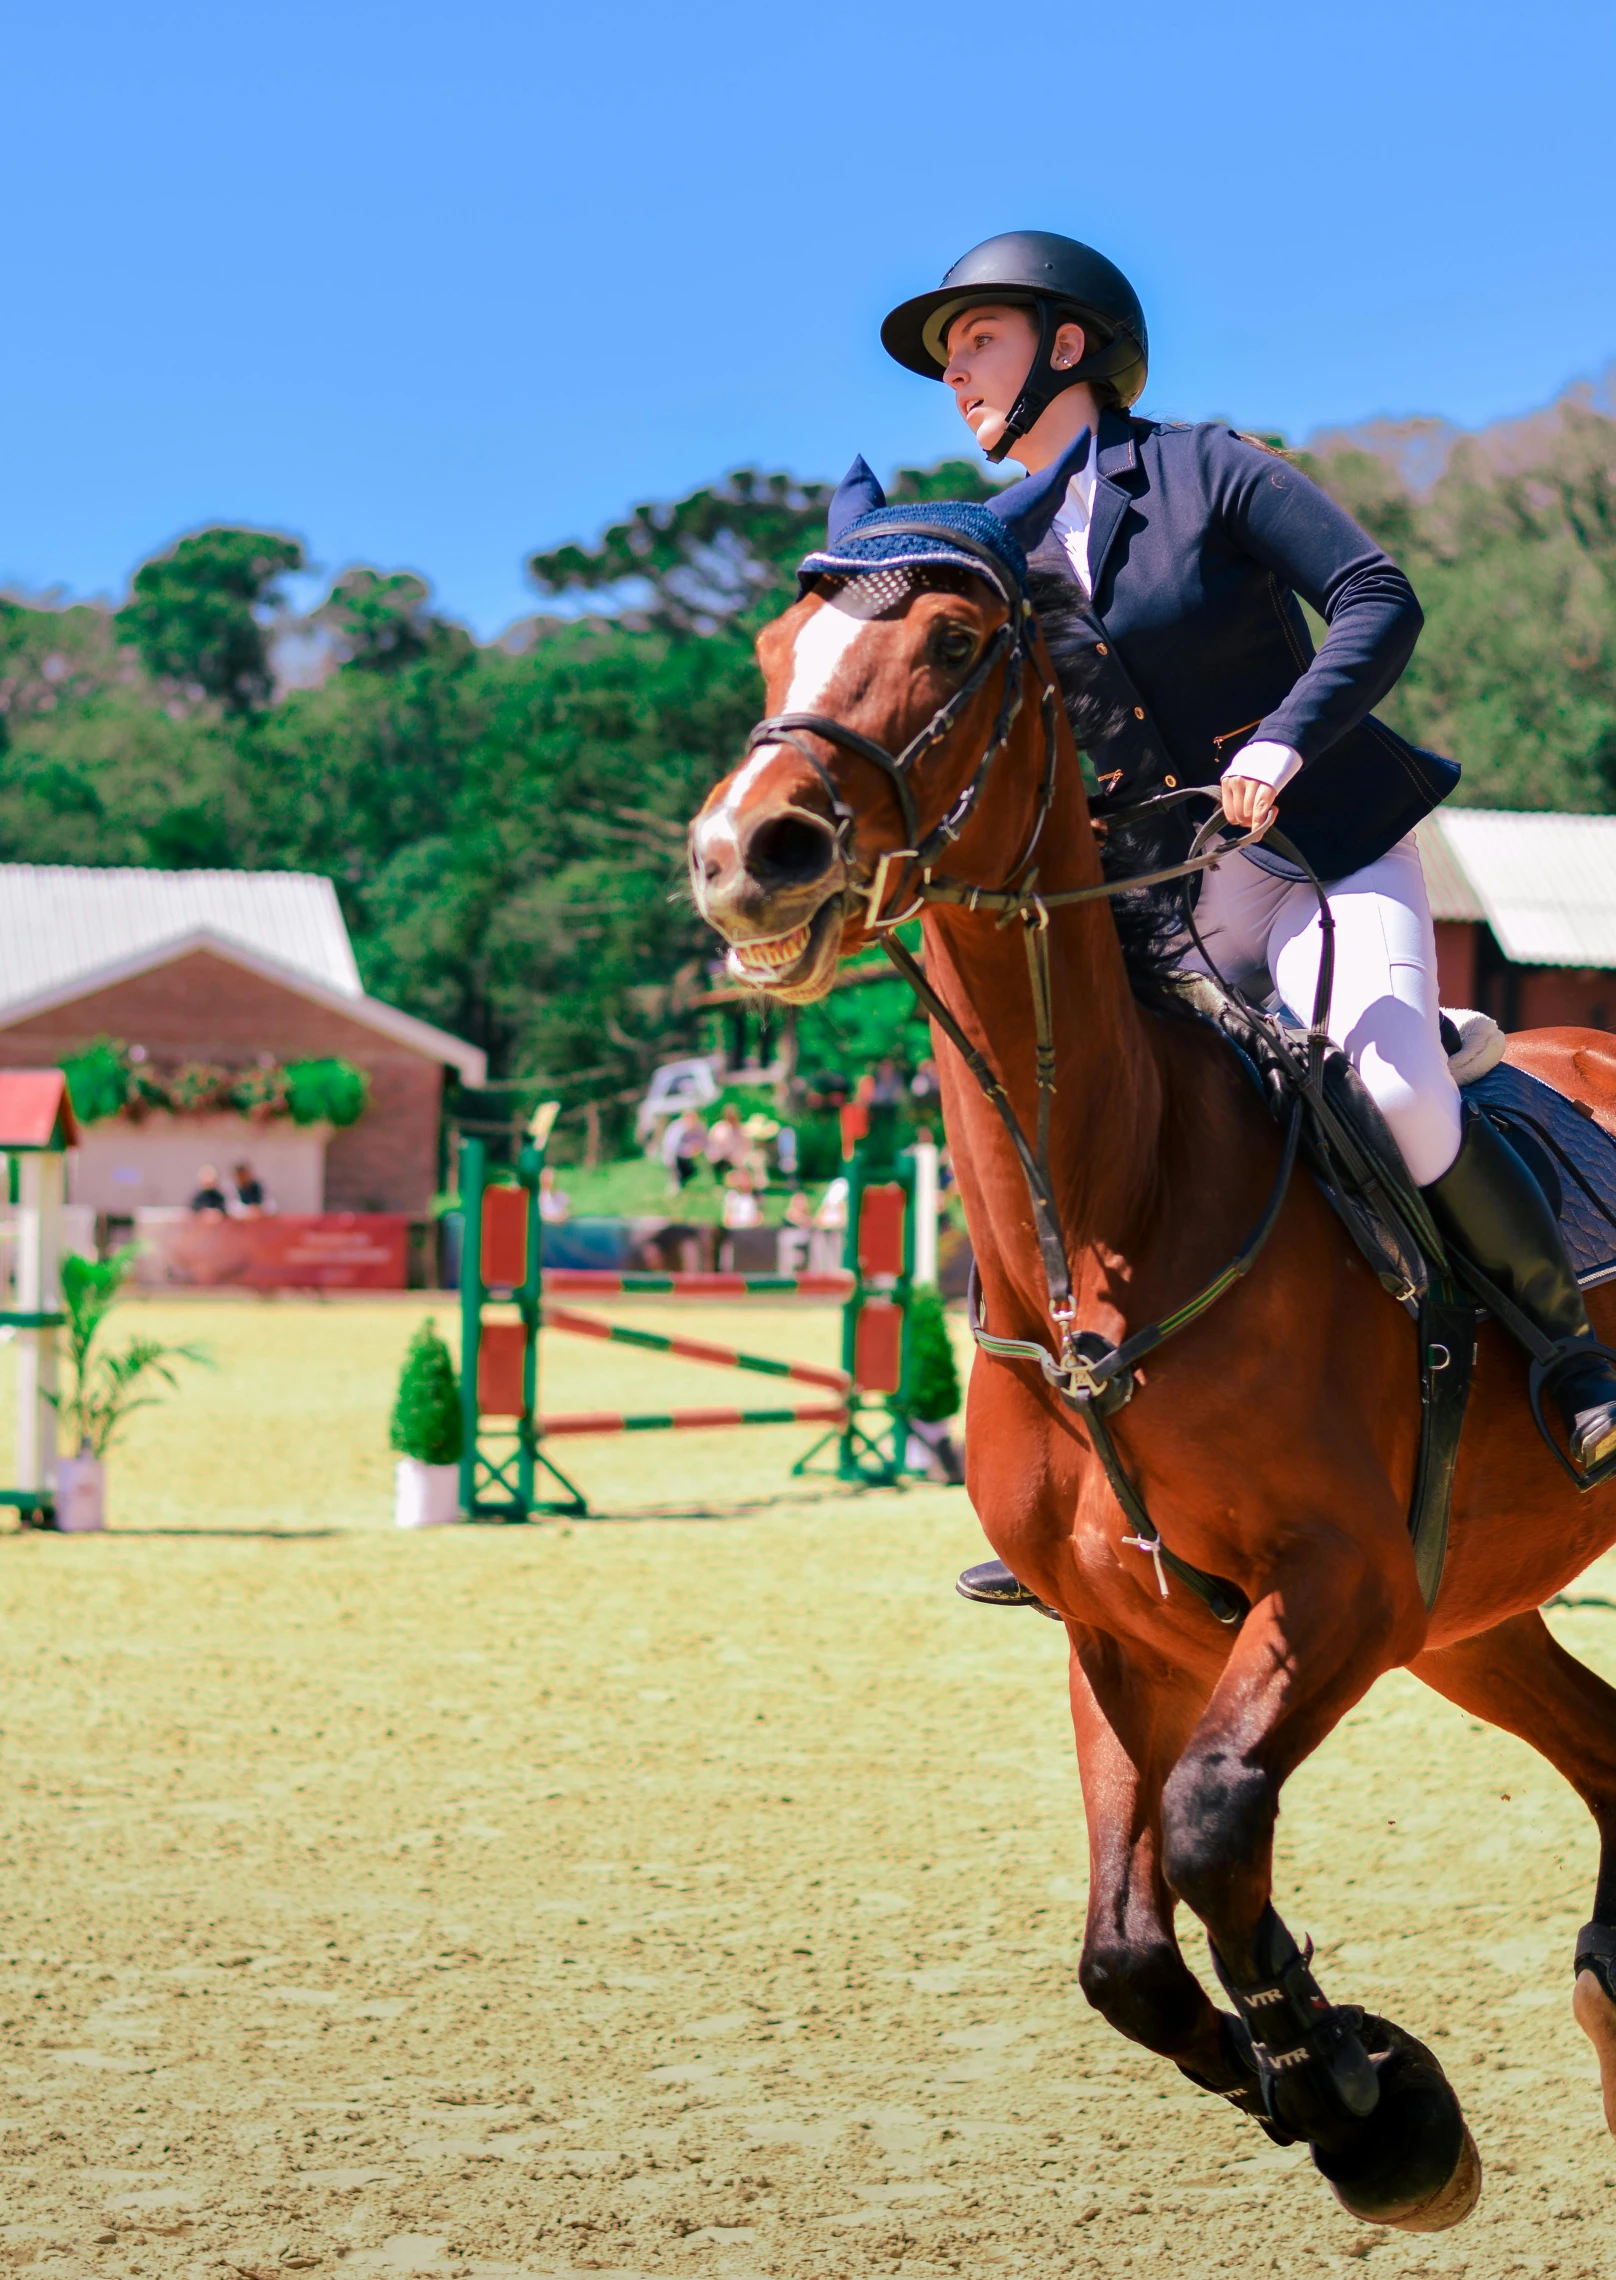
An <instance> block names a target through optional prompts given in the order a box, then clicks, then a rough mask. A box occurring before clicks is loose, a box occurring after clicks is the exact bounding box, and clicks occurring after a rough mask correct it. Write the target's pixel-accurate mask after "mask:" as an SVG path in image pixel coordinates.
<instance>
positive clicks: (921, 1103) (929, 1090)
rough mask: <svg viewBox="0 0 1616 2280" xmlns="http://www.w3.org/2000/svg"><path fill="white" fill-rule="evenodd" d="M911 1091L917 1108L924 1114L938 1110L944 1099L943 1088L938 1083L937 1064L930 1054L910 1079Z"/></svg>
mask: <svg viewBox="0 0 1616 2280" xmlns="http://www.w3.org/2000/svg"><path fill="white" fill-rule="evenodd" d="M909 1090H910V1093H911V1094H912V1096H913V1098H914V1103H915V1106H916V1108H918V1109H919V1110H920V1111H921V1112H922V1114H924V1113H925V1112H926V1111H928V1110H930V1109H934V1108H936V1107H937V1106H938V1105H939V1104H940V1102H941V1100H942V1097H943V1088H942V1086H941V1085H940V1084H939V1083H938V1081H937V1063H936V1062H935V1061H934V1060H933V1059H932V1058H931V1056H930V1054H928V1055H927V1056H926V1058H925V1060H924V1061H922V1062H921V1064H920V1066H919V1068H918V1069H917V1070H916V1071H915V1073H914V1075H913V1076H912V1077H911V1078H910V1079H909Z"/></svg>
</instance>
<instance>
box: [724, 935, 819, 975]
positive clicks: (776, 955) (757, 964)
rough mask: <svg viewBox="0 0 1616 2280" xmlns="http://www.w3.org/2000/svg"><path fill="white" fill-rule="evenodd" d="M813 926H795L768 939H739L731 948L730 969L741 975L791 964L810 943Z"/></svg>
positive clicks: (770, 972) (766, 971) (773, 970)
mask: <svg viewBox="0 0 1616 2280" xmlns="http://www.w3.org/2000/svg"><path fill="white" fill-rule="evenodd" d="M808 935H809V928H808V927H806V926H794V927H793V928H792V930H791V932H790V933H789V934H777V935H776V936H775V937H774V938H773V940H772V941H768V942H737V943H735V944H734V945H733V946H732V947H731V950H730V954H729V965H730V971H731V972H732V973H734V974H737V975H740V976H746V975H748V974H755V973H759V972H762V973H765V974H772V973H777V972H778V971H779V969H780V968H781V967H782V966H790V965H792V964H794V963H795V961H796V960H797V959H798V958H800V957H801V956H802V954H803V952H804V951H805V950H806V949H807V947H808Z"/></svg>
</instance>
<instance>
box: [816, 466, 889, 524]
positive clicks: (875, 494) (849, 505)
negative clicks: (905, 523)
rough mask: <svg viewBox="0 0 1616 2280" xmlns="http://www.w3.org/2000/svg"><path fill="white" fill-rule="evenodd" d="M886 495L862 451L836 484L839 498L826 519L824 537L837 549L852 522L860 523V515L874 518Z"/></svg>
mask: <svg viewBox="0 0 1616 2280" xmlns="http://www.w3.org/2000/svg"><path fill="white" fill-rule="evenodd" d="M886 503H887V495H886V493H885V491H883V490H882V488H881V486H880V484H879V483H878V482H877V481H876V479H875V472H874V469H873V468H871V467H869V466H867V465H866V464H865V460H864V455H863V453H862V452H861V453H860V454H859V456H858V458H857V459H855V460H854V462H853V464H852V466H851V467H850V468H849V469H848V470H847V473H846V474H845V475H844V476H843V477H842V479H841V482H840V483H839V484H838V485H837V488H836V496H835V498H834V499H832V501H831V503H830V512H829V514H828V515H827V516H826V517H825V538H826V541H827V543H828V544H829V545H831V546H834V545H835V543H836V541H837V540H838V539H839V538H840V537H841V535H842V533H843V531H844V530H846V528H847V526H848V524H849V523H852V522H857V520H858V518H859V516H860V515H873V514H874V512H875V510H876V508H877V507H884V506H885V505H886Z"/></svg>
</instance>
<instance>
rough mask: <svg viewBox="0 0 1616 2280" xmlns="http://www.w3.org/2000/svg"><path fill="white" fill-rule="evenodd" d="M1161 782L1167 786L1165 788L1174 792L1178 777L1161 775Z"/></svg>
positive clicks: (1176, 788)
mask: <svg viewBox="0 0 1616 2280" xmlns="http://www.w3.org/2000/svg"><path fill="white" fill-rule="evenodd" d="M1162 782H1163V783H1164V784H1165V785H1166V786H1167V789H1168V790H1169V791H1170V792H1176V791H1177V790H1178V778H1177V777H1176V776H1163V778H1162Z"/></svg>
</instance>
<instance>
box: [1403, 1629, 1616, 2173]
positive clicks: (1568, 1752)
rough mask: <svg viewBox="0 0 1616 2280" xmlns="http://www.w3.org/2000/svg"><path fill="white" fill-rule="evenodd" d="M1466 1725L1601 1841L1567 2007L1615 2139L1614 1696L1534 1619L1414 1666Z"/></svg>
mask: <svg viewBox="0 0 1616 2280" xmlns="http://www.w3.org/2000/svg"><path fill="white" fill-rule="evenodd" d="M1411 1668H1412V1669H1413V1671H1414V1673H1415V1675H1416V1676H1417V1677H1419V1678H1423V1679H1424V1681H1425V1683H1426V1685H1427V1686H1430V1687H1434V1688H1435V1690H1436V1691H1437V1693H1438V1694H1443V1695H1446V1696H1447V1698H1448V1700H1449V1701H1450V1702H1456V1703H1458V1705H1459V1707H1460V1709H1461V1710H1468V1711H1469V1712H1470V1714H1471V1716H1472V1717H1475V1718H1485V1719H1486V1720H1487V1722H1488V1723H1489V1724H1490V1725H1493V1726H1502V1727H1503V1728H1504V1730H1505V1732H1506V1733H1510V1734H1517V1735H1519V1737H1520V1739H1521V1740H1522V1741H1523V1742H1529V1743H1530V1744H1531V1746H1532V1747H1533V1749H1535V1750H1537V1751H1538V1752H1539V1753H1540V1755H1542V1756H1543V1757H1546V1758H1547V1759H1548V1761H1549V1763H1550V1764H1551V1765H1552V1766H1554V1767H1555V1768H1556V1769H1557V1771H1559V1772H1560V1773H1563V1774H1564V1776H1565V1778H1566V1779H1567V1781H1569V1782H1570V1784H1571V1786H1572V1788H1573V1789H1574V1790H1575V1791H1576V1792H1577V1795H1578V1796H1579V1797H1580V1798H1581V1799H1582V1801H1583V1803H1584V1804H1585V1805H1586V1806H1587V1808H1588V1810H1589V1812H1590V1813H1591V1814H1592V1815H1593V1818H1594V1826H1595V1828H1596V1829H1597V1830H1598V1832H1599V1875H1598V1880H1597V1882H1596V1884H1595V1886H1594V1906H1593V1917H1592V1920H1591V1921H1590V1922H1589V1923H1587V1924H1585V1925H1584V1926H1583V1928H1582V1930H1581V1931H1580V1932H1579V1933H1578V1934H1577V1945H1576V1952H1575V1955H1574V1958H1573V1969H1574V1973H1575V1978H1574V1984H1573V1993H1572V2000H1571V2007H1572V2012H1573V2015H1574V2016H1575V2018H1576V2021H1577V2024H1578V2026H1579V2027H1581V2029H1582V2031H1583V2033H1584V2034H1585V2035H1586V2036H1587V2037H1588V2039H1589V2041H1590V2042H1591V2043H1592V2044H1593V2046H1594V2050H1595V2052H1596V2053H1597V2054H1598V2058H1599V2076H1600V2084H1601V2088H1602V2090H1603V2092H1604V2101H1605V2124H1606V2127H1607V2128H1608V2129H1609V2130H1610V2131H1611V2133H1612V2134H1613V2135H1616V1689H1612V1688H1611V1687H1609V1686H1607V1685H1606V1684H1605V1681H1604V1680H1603V1679H1602V1678H1596V1677H1595V1675H1594V1673H1593V1672H1592V1671H1591V1670H1589V1669H1588V1668H1587V1666H1586V1665H1585V1664H1583V1663H1580V1662H1578V1661H1577V1659H1576V1657H1575V1656H1574V1655H1568V1654H1567V1653H1566V1651H1565V1649H1564V1647H1562V1646H1561V1645H1560V1644H1559V1642H1558V1641H1557V1640H1556V1639H1555V1637H1554V1636H1553V1634H1552V1633H1551V1631H1550V1630H1549V1627H1548V1625H1547V1624H1546V1623H1545V1622H1544V1620H1543V1618H1542V1616H1541V1615H1539V1614H1538V1613H1537V1612H1536V1611H1535V1610H1534V1611H1533V1612H1531V1613H1530V1614H1526V1615H1515V1616H1512V1617H1511V1618H1510V1620H1509V1621H1508V1622H1507V1623H1500V1624H1498V1625H1496V1626H1495V1628H1494V1629H1492V1630H1491V1631H1484V1632H1482V1633H1481V1634H1480V1635H1479V1636H1478V1637H1476V1638H1473V1639H1462V1640H1461V1641H1460V1642H1459V1644H1458V1645H1457V1646H1452V1647H1440V1648H1437V1649H1434V1650H1433V1651H1432V1652H1431V1653H1429V1654H1423V1655H1421V1656H1420V1657H1419V1658H1418V1660H1417V1661H1416V1662H1414V1663H1413V1664H1412V1665H1411Z"/></svg>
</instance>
